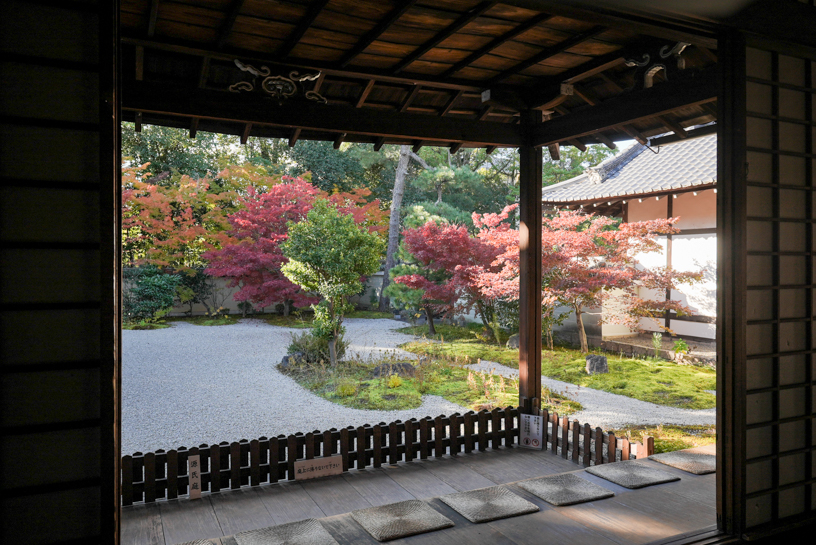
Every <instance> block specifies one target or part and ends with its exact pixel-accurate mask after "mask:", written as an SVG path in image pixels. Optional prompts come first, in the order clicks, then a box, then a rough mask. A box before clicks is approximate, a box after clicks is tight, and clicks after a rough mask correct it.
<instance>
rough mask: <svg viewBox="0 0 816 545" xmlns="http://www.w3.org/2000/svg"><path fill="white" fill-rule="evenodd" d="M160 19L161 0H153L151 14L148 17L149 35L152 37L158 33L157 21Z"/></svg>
mask: <svg viewBox="0 0 816 545" xmlns="http://www.w3.org/2000/svg"><path fill="white" fill-rule="evenodd" d="M158 19H159V0H151V2H150V15H149V16H148V18H147V37H148V38H152V37H153V35H154V34H156V21H158Z"/></svg>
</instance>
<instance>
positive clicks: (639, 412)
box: [467, 361, 717, 428]
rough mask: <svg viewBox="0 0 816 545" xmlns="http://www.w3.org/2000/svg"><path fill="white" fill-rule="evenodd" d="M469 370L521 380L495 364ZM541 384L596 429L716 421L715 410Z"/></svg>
mask: <svg viewBox="0 0 816 545" xmlns="http://www.w3.org/2000/svg"><path fill="white" fill-rule="evenodd" d="M467 367H469V368H470V369H473V370H477V371H482V372H485V373H490V372H491V371H493V372H494V373H495V374H498V375H502V376H504V377H505V378H518V376H519V372H518V369H513V368H512V367H507V366H506V365H502V364H500V363H497V362H493V361H481V362H480V363H475V364H472V365H468V366H467ZM541 384H543V385H544V386H546V387H547V388H549V389H550V390H552V391H554V392H558V393H562V394H565V395H567V396H568V397H570V398H572V399H574V400H575V401H577V402H579V403H580V404H581V405H583V406H584V409H583V410H582V411H579V412H577V413H574V414H573V415H571V416H570V418H571V419H578V420H580V421H581V422H588V423H589V424H591V425H592V426H593V427H595V426H600V427H601V428H621V427H625V426H627V425H644V424H682V425H689V426H713V425H714V424H715V422H716V415H717V413H716V409H680V408H677V407H666V406H665V405H657V404H655V403H649V402H647V401H641V400H639V399H632V398H631V397H626V396H622V395H619V394H612V393H609V392H603V391H601V390H594V389H592V388H582V387H581V386H578V385H576V384H571V383H569V382H564V381H561V380H556V379H552V378H547V377H542V378H541Z"/></svg>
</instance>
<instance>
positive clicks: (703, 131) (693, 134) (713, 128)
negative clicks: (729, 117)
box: [651, 124, 717, 232]
mask: <svg viewBox="0 0 816 545" xmlns="http://www.w3.org/2000/svg"><path fill="white" fill-rule="evenodd" d="M685 133H686V138H699V137H701V136H708V135H709V134H716V133H717V125H716V124H713V125H706V126H704V127H700V128H697V129H693V130H690V131H685ZM679 140H681V139H680V137H678V136H677V135H676V134H672V135H669V136H663V137H661V138H653V139H652V142H651V145H652V146H662V145H665V144H671V143H673V142H678V141H679ZM683 232H685V231H683Z"/></svg>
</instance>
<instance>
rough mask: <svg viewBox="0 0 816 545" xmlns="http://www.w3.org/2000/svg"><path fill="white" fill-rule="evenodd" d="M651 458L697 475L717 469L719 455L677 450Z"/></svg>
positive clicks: (654, 455) (650, 457)
mask: <svg viewBox="0 0 816 545" xmlns="http://www.w3.org/2000/svg"><path fill="white" fill-rule="evenodd" d="M649 459H650V460H654V461H655V462H660V463H661V464H666V465H667V466H671V467H674V468H677V469H681V470H683V471H686V472H688V473H694V474H695V475H705V474H707V473H714V472H716V471H717V457H716V456H715V455H713V454H706V453H703V452H687V451H685V450H676V451H674V452H664V453H661V454H653V455H652V456H649Z"/></svg>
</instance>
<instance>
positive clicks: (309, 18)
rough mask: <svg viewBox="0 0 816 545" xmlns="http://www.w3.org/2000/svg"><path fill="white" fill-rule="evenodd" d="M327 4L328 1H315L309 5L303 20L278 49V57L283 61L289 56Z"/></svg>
mask: <svg viewBox="0 0 816 545" xmlns="http://www.w3.org/2000/svg"><path fill="white" fill-rule="evenodd" d="M328 3H329V0H316V1H314V2H312V3H310V4H309V8H308V9H307V10H306V15H304V16H303V19H301V20H300V22H299V23H298V25H297V27H295V30H294V31H293V32H292V34H291V35H290V36H289V38H287V39H286V41H285V42H284V44H283V45H282V46H281V47H280V49H278V52H277V56H278V57H280V58H282V59H285V58H286V57H288V56H289V54H290V53H291V52H292V50H293V49H294V48H295V46H296V45H297V44H298V42H300V39H301V38H303V35H304V34H306V31H307V30H309V27H311V26H312V23H314V22H315V19H317V16H318V15H320V12H321V11H323V8H325V7H326V4H328Z"/></svg>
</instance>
